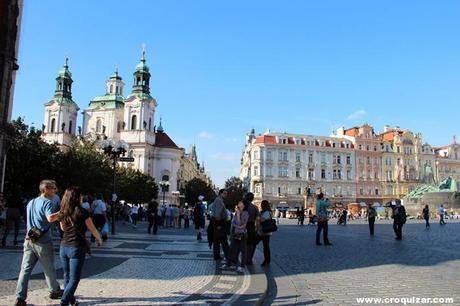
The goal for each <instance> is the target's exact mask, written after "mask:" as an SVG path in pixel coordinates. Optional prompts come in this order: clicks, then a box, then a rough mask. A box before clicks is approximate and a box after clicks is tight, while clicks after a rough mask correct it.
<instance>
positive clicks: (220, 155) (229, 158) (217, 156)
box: [211, 152, 235, 161]
mask: <svg viewBox="0 0 460 306" xmlns="http://www.w3.org/2000/svg"><path fill="white" fill-rule="evenodd" d="M211 158H212V159H214V160H222V161H232V160H234V159H235V156H234V155H232V154H228V153H221V152H219V153H216V154H212V155H211Z"/></svg>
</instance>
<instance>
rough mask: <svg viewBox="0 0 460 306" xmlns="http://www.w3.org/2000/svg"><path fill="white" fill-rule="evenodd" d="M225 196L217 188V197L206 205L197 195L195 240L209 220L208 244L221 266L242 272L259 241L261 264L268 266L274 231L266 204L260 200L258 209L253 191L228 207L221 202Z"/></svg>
mask: <svg viewBox="0 0 460 306" xmlns="http://www.w3.org/2000/svg"><path fill="white" fill-rule="evenodd" d="M227 196H228V191H227V190H225V189H221V190H220V191H219V194H218V196H217V198H216V199H215V200H214V201H213V202H212V203H211V204H209V205H208V206H207V207H206V206H205V205H204V203H203V200H204V198H203V197H202V196H200V197H199V198H198V203H196V205H195V207H194V210H193V222H194V224H195V229H196V237H197V240H198V241H199V240H202V235H203V231H204V229H205V224H206V220H209V225H208V227H207V237H208V243H209V247H210V248H212V252H213V258H214V260H216V261H221V260H223V263H222V266H221V268H222V269H225V270H236V271H237V272H238V273H243V272H244V268H245V267H246V266H247V265H253V257H254V253H255V249H256V246H257V244H259V243H260V242H262V243H263V249H264V261H263V263H262V266H267V265H269V264H270V260H271V257H270V236H271V235H272V233H273V232H274V231H276V222H275V220H274V218H273V214H272V211H271V208H270V203H269V202H268V201H262V203H261V211H259V208H258V207H257V206H256V205H254V203H253V200H254V194H252V193H250V192H249V193H247V194H246V195H245V196H244V198H243V199H240V200H239V201H238V202H237V203H235V204H236V205H235V207H234V209H233V210H232V209H228V207H229V206H226V204H225V199H226V198H227ZM273 224H274V226H275V227H273ZM270 226H271V227H270ZM221 251H222V252H223V257H222V255H221Z"/></svg>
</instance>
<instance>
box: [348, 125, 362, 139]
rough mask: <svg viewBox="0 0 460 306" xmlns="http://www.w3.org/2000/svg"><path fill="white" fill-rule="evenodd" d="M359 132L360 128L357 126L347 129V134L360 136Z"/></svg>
mask: <svg viewBox="0 0 460 306" xmlns="http://www.w3.org/2000/svg"><path fill="white" fill-rule="evenodd" d="M358 134H359V128H358V127H356V126H355V127H352V128H350V129H346V130H345V135H347V136H353V137H356V136H358Z"/></svg>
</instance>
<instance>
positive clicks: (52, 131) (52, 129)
mask: <svg viewBox="0 0 460 306" xmlns="http://www.w3.org/2000/svg"><path fill="white" fill-rule="evenodd" d="M55 128H56V119H55V118H53V119H51V128H50V132H51V133H54V130H55Z"/></svg>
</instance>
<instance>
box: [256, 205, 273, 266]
mask: <svg viewBox="0 0 460 306" xmlns="http://www.w3.org/2000/svg"><path fill="white" fill-rule="evenodd" d="M261 208H262V210H261V212H260V219H259V220H260V221H259V223H258V226H257V237H256V246H257V245H258V244H259V242H261V241H262V244H263V246H264V262H263V263H262V265H261V266H263V267H264V266H268V265H269V264H270V261H271V252H270V237H271V235H272V232H264V231H263V226H262V224H263V223H264V222H266V221H269V220H273V214H272V211H271V208H270V203H269V202H268V201H267V200H263V201H262V203H261ZM275 227H276V222H275ZM275 230H276V229H275Z"/></svg>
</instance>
